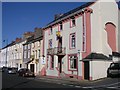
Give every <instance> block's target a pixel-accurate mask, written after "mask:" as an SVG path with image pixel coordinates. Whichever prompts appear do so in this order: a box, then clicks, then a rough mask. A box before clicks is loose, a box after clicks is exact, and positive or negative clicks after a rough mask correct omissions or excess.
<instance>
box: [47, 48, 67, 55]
mask: <svg viewBox="0 0 120 90" xmlns="http://www.w3.org/2000/svg"><path fill="white" fill-rule="evenodd" d="M47 54H48V55H65V54H66V48H65V47H55V48H50V49H47Z"/></svg>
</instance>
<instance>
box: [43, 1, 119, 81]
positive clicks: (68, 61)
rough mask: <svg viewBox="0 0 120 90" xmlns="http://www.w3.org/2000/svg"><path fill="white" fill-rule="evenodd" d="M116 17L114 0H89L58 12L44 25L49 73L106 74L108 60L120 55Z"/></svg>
mask: <svg viewBox="0 0 120 90" xmlns="http://www.w3.org/2000/svg"><path fill="white" fill-rule="evenodd" d="M117 17H118V5H117V3H116V1H115V0H112V2H102V0H97V1H96V2H89V3H86V4H85V5H82V6H80V7H78V8H76V9H73V10H71V11H69V12H67V13H65V14H60V15H56V18H55V20H54V21H52V22H51V23H49V24H48V25H47V26H46V27H44V39H43V40H44V55H45V60H46V66H45V67H44V68H45V69H46V75H47V76H50V77H59V78H62V77H70V78H78V79H80V80H83V79H88V80H95V79H99V78H104V77H106V76H107V68H108V66H109V64H110V63H111V62H113V61H116V60H118V59H119V57H120V54H119V53H118V52H119V51H118V47H119V46H118V18H117ZM116 53H117V55H116Z"/></svg>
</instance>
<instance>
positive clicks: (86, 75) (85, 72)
mask: <svg viewBox="0 0 120 90" xmlns="http://www.w3.org/2000/svg"><path fill="white" fill-rule="evenodd" d="M84 79H86V80H89V61H85V62H84Z"/></svg>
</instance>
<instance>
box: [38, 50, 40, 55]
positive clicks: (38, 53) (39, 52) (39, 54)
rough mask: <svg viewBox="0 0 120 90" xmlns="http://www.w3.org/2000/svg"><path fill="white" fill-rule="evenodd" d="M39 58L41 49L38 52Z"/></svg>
mask: <svg viewBox="0 0 120 90" xmlns="http://www.w3.org/2000/svg"><path fill="white" fill-rule="evenodd" d="M38 56H39V57H40V49H39V50H38Z"/></svg>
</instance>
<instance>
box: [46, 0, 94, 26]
mask: <svg viewBox="0 0 120 90" xmlns="http://www.w3.org/2000/svg"><path fill="white" fill-rule="evenodd" d="M95 1H96V0H93V2H87V3H85V4H83V5H81V6H79V7H77V8H75V9H73V10H70V11H68V12H67V13H64V14H63V15H62V16H60V17H59V18H57V19H55V20H53V21H52V22H50V23H48V24H47V25H46V27H49V26H50V25H52V24H53V23H56V22H57V21H58V20H60V19H62V18H65V17H66V16H68V15H70V14H73V13H75V12H77V11H79V10H82V9H84V8H85V7H88V6H90V5H91V4H93V3H94V2H95ZM46 27H45V28H46Z"/></svg>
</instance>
